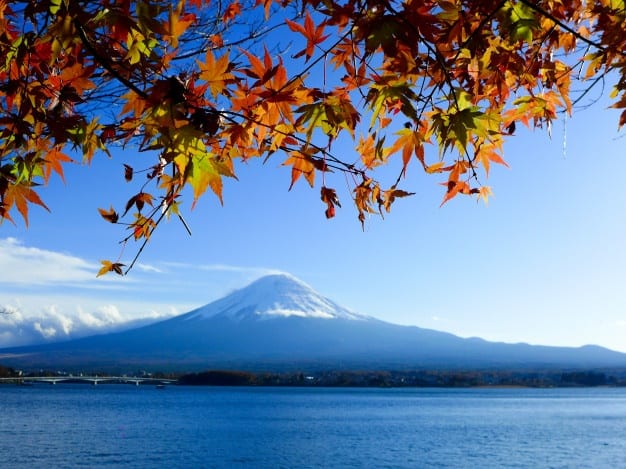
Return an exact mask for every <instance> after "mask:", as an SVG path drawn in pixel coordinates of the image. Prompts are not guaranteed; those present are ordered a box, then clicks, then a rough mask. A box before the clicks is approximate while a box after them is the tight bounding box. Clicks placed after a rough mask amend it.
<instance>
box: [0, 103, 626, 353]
mask: <svg viewBox="0 0 626 469" xmlns="http://www.w3.org/2000/svg"><path fill="white" fill-rule="evenodd" d="M617 120H618V113H617V112H616V111H614V110H608V109H607V108H606V103H598V104H596V105H595V106H594V107H593V109H591V110H589V109H588V110H584V111H582V112H579V113H577V114H576V115H575V117H574V118H572V119H568V121H567V123H566V124H564V123H563V122H562V121H561V122H557V123H555V125H554V126H553V129H552V137H551V138H549V137H548V135H547V133H546V132H545V130H544V131H542V130H538V131H535V132H528V131H525V130H524V129H518V134H517V135H516V136H515V137H514V138H512V139H510V140H509V142H508V144H507V147H506V154H505V157H506V159H507V161H508V163H509V164H510V169H507V168H504V167H494V168H492V172H491V175H490V178H489V180H488V182H487V183H488V184H489V185H490V186H492V188H493V191H494V194H495V196H494V197H493V198H492V199H491V201H490V203H489V205H488V206H485V205H484V204H482V203H479V204H478V203H476V201H475V200H474V199H469V198H457V199H454V200H453V201H451V202H449V203H448V204H446V205H445V206H444V207H441V208H440V207H439V205H440V202H441V199H442V197H443V188H442V187H441V186H439V185H438V182H440V181H439V180H438V176H427V175H424V174H423V172H422V171H421V170H420V169H419V168H418V166H417V165H414V166H413V167H411V168H410V170H409V174H408V178H407V179H406V181H405V182H404V187H403V188H404V189H406V190H410V191H413V192H415V193H416V195H415V196H413V197H410V198H407V199H402V200H399V201H398V202H397V203H396V204H395V206H394V208H393V211H392V213H391V214H389V215H387V216H386V217H385V219H384V220H382V219H380V217H377V216H373V217H371V218H370V219H368V221H367V223H366V228H365V231H364V232H363V231H362V230H361V226H360V224H359V222H358V220H357V219H356V215H357V214H356V212H355V211H354V210H353V209H352V207H351V206H350V203H349V200H348V198H349V193H348V192H347V190H346V188H345V184H343V183H342V179H341V176H336V178H335V179H334V180H333V182H334V185H335V187H337V189H338V190H339V196H340V198H341V199H342V200H343V202H344V203H343V206H344V207H343V208H342V209H339V211H338V214H337V217H336V218H335V219H332V220H328V221H327V220H326V219H325V217H324V205H323V204H322V202H321V201H320V200H319V181H318V182H317V184H316V187H315V189H313V190H311V189H310V188H309V187H308V186H307V185H306V184H305V183H304V181H302V183H298V184H296V186H295V187H294V189H293V190H292V191H291V192H288V187H289V182H290V170H289V169H288V168H286V167H281V163H282V161H283V158H282V157H281V156H280V155H275V156H274V157H273V158H272V159H270V160H269V161H268V162H267V163H266V164H265V165H261V164H260V162H250V163H249V164H247V165H240V166H239V167H238V177H239V181H228V182H227V184H226V186H225V189H224V201H225V204H224V206H223V207H222V206H220V205H219V202H218V201H217V199H216V198H215V197H214V196H213V195H212V194H207V195H206V196H205V197H204V198H203V199H201V200H200V202H199V203H198V206H197V207H196V209H195V210H193V211H192V212H187V213H185V214H184V216H185V219H186V220H187V222H188V224H189V225H190V227H191V229H192V231H193V235H192V236H191V237H189V236H188V235H187V234H186V232H185V230H184V228H183V226H182V224H181V223H180V222H179V221H178V220H177V219H172V220H171V221H170V222H168V223H167V224H165V225H163V226H162V227H161V228H160V229H159V231H158V232H157V233H156V235H155V236H154V238H153V239H152V240H151V242H150V243H149V245H148V247H147V248H146V250H145V251H144V253H143V255H142V256H141V259H140V264H139V265H138V266H136V267H135V269H134V270H133V271H132V272H131V273H130V275H129V276H127V277H124V278H119V277H117V276H114V275H107V276H105V277H102V278H98V279H96V273H97V271H98V269H99V261H100V260H101V259H111V260H114V259H116V258H117V256H118V255H119V254H120V246H119V245H118V241H119V240H120V239H121V238H122V237H123V236H124V235H125V233H124V232H123V231H122V230H121V229H120V227H119V226H114V225H110V224H107V223H106V222H104V221H103V220H102V219H101V218H100V216H99V214H98V212H97V208H98V207H104V208H108V207H109V206H110V205H113V206H115V207H117V208H118V209H121V208H122V207H123V205H124V204H125V201H126V199H127V198H128V197H130V196H131V195H132V194H133V193H134V192H133V190H132V187H129V186H128V185H127V184H126V183H125V182H124V180H123V169H122V162H126V161H130V162H132V163H131V164H132V165H133V166H135V167H141V166H142V163H137V159H138V158H146V156H145V155H139V154H137V153H135V152H134V151H133V150H122V149H116V150H115V151H114V152H113V158H112V159H109V158H108V157H106V156H104V155H99V156H97V157H96V158H95V160H94V162H93V163H92V165H91V166H82V165H74V166H72V167H68V168H67V169H66V179H67V182H66V183H65V184H63V183H62V182H61V181H60V179H59V178H55V179H54V180H53V181H52V182H51V183H50V185H49V186H48V187H46V188H43V189H42V191H41V195H42V198H43V199H44V201H45V202H46V203H47V204H48V206H49V207H50V209H51V211H52V213H48V212H46V211H44V210H42V209H39V208H37V207H34V208H32V209H31V214H30V227H29V228H25V227H24V224H23V223H22V222H21V221H20V220H18V219H17V217H15V218H16V221H17V226H13V225H11V224H9V223H4V224H3V225H0V265H1V266H2V268H1V269H0V306H2V307H3V308H4V309H5V310H8V311H11V312H12V313H13V314H11V315H0V346H3V345H12V344H14V343H18V342H20V341H22V342H24V341H28V340H30V339H32V337H37V336H41V335H43V336H46V337H50V338H62V337H66V336H70V335H72V334H79V333H84V331H87V330H94V328H96V329H97V328H101V327H111V326H114V325H116V324H119V323H122V322H124V321H127V320H130V319H136V318H146V317H148V318H156V317H167V316H169V315H173V314H179V313H184V312H187V311H189V310H190V309H192V308H194V307H197V306H200V305H203V304H206V303H208V302H210V301H212V300H215V299H217V298H219V297H221V296H223V295H225V294H227V293H229V292H230V291H232V290H233V289H235V288H239V287H242V286H244V285H246V284H247V283H248V282H250V281H252V280H254V279H256V278H257V277H259V276H261V275H264V274H267V273H272V272H279V271H280V272H289V273H291V274H293V275H295V276H296V277H298V278H300V279H301V280H303V281H305V282H307V283H308V284H310V285H311V286H312V287H313V288H315V289H316V290H317V291H319V292H320V293H322V294H324V295H326V296H328V297H330V298H332V299H333V300H335V301H336V302H338V303H340V304H342V305H344V306H346V307H348V308H351V309H353V310H355V311H357V312H360V313H364V314H370V315H373V316H376V317H378V318H380V319H383V320H387V321H390V322H395V323H400V324H411V325H417V326H421V327H427V328H433V329H438V330H443V331H449V332H452V333H455V334H458V335H461V336H464V337H469V336H479V337H483V338H485V339H488V340H497V341H506V342H529V343H533V344H547V345H570V346H578V345H583V344H588V343H593V344H599V345H603V346H606V347H610V348H612V349H615V350H622V351H626V339H625V337H626V288H625V285H626V270H625V269H624V267H623V266H624V265H626V245H625V243H624V239H625V235H626V222H625V220H626V218H625V217H626V206H625V205H626V187H625V185H624V178H623V167H624V152H623V148H624V141H623V140H622V139H621V136H620V133H618V131H617ZM342 151H343V150H342ZM345 151H346V152H348V151H351V150H350V149H349V148H346V149H345ZM433 151H435V150H434V149H433ZM148 164H149V163H148ZM146 166H147V164H146ZM187 202H188V203H189V202H191V200H190V199H188V200H187ZM137 247H138V246H135V245H134V244H132V243H130V244H129V245H128V246H127V247H126V250H125V251H124V253H123V255H122V261H126V262H128V261H129V260H130V259H131V258H132V256H133V255H134V253H135V250H136V248H137Z"/></svg>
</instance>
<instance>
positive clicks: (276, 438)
mask: <svg viewBox="0 0 626 469" xmlns="http://www.w3.org/2000/svg"><path fill="white" fill-rule="evenodd" d="M96 466H108V467H137V468H153V467H154V468H157V467H168V468H169V467H185V468H187V467H189V468H195V467H255V468H256V467H259V468H281V467H284V468H307V467H317V468H332V467H337V468H345V467H372V468H422V467H455V468H456V467H460V468H462V467H472V468H484V467H533V468H535V467H546V468H547V467H550V468H561V467H562V468H566V467H567V468H569V467H575V468H579V467H593V468H596V467H599V468H604V467H606V468H620V467H626V389H618V388H616V389H612V388H602V389H461V390H459V389H343V388H342V389H315V388H217V387H184V386H171V387H167V388H166V389H164V390H159V389H156V388H154V387H152V386H139V387H135V386H130V385H99V386H88V385H74V384H58V385H56V386H50V385H44V384H38V385H35V386H33V387H21V386H13V385H2V386H0V467H3V468H4V467H6V468H23V467H28V468H30V467H33V468H41V467H71V468H73V467H96Z"/></svg>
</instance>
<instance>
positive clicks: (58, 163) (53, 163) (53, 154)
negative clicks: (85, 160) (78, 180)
mask: <svg viewBox="0 0 626 469" xmlns="http://www.w3.org/2000/svg"><path fill="white" fill-rule="evenodd" d="M44 160H45V163H44V171H43V172H44V180H45V181H47V180H48V179H50V175H51V173H52V171H54V172H55V173H57V174H58V175H59V176H60V177H61V180H62V181H63V182H65V175H64V174H63V166H62V163H73V162H74V160H73V159H72V158H70V157H69V156H67V155H66V154H65V153H63V152H62V151H60V150H59V147H55V148H53V149H52V150H50V151H48V152H47V153H46V156H45V158H44Z"/></svg>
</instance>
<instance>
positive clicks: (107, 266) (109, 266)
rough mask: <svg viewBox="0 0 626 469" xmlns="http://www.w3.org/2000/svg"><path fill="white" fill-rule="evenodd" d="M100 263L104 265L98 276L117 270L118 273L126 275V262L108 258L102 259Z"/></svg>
mask: <svg viewBox="0 0 626 469" xmlns="http://www.w3.org/2000/svg"><path fill="white" fill-rule="evenodd" d="M100 263H101V264H102V267H101V268H100V270H99V271H98V274H97V275H96V277H101V276H102V275H105V274H108V273H109V272H115V273H116V274H117V275H124V272H123V271H122V267H124V264H121V263H119V262H111V261H107V260H104V261H100Z"/></svg>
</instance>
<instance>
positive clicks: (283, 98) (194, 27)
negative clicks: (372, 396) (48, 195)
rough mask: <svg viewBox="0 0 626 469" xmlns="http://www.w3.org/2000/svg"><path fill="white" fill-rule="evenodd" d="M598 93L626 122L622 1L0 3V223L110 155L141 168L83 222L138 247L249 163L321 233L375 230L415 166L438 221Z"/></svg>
mask: <svg viewBox="0 0 626 469" xmlns="http://www.w3.org/2000/svg"><path fill="white" fill-rule="evenodd" d="M607 83H608V87H607V88H608V89H609V90H610V92H611V97H612V98H613V100H614V104H613V105H614V107H616V108H626V93H625V91H626V8H625V5H624V1H619V0H597V1H581V0H567V1H565V0H497V1H496V0H456V1H453V0H450V1H429V0H405V1H398V0H369V1H365V0H343V1H335V0H180V1H178V2H176V1H165V0H89V1H87V0H84V1H83V0H12V1H8V0H0V220H8V221H11V222H13V221H14V218H15V215H16V213H19V215H21V217H22V218H23V220H24V221H25V223H26V224H28V212H29V207H30V206H32V205H33V204H34V205H40V206H43V207H46V205H45V201H44V200H42V198H41V197H40V194H39V192H38V187H39V186H40V185H42V184H45V183H46V182H47V181H48V180H49V178H50V177H51V176H52V175H53V173H56V174H57V175H59V176H60V177H63V168H64V166H65V165H66V164H69V163H71V162H74V161H75V160H81V159H82V160H83V161H85V162H89V161H91V160H92V158H93V157H94V155H95V154H96V153H98V152H104V153H108V152H109V151H110V150H111V148H112V146H113V145H116V146H122V147H124V148H127V149H133V151H136V152H137V153H139V152H146V153H148V154H149V155H153V159H152V163H151V164H150V165H149V166H148V167H135V166H132V165H125V166H124V167H123V168H121V170H120V178H125V179H126V180H127V181H128V183H129V184H128V186H127V187H128V191H129V197H128V202H127V204H126V205H125V206H124V207H119V208H117V209H116V208H113V207H109V208H107V207H105V208H100V209H99V210H100V213H101V215H102V217H103V218H104V219H105V220H106V221H108V222H111V223H116V224H120V225H123V227H124V229H128V230H129V231H128V233H129V235H128V237H127V238H126V239H127V240H132V239H134V240H137V241H139V242H140V243H145V242H146V241H147V240H148V239H149V238H150V236H151V235H152V233H153V232H154V230H155V229H156V228H157V227H158V225H159V223H160V222H161V220H162V219H163V218H164V217H169V216H178V215H180V213H181V205H182V203H183V200H187V199H193V201H192V202H191V204H190V205H191V206H193V204H194V203H195V201H196V200H197V199H198V198H199V197H201V196H202V195H203V194H204V193H205V192H207V190H208V191H210V192H213V193H214V194H215V195H216V196H217V197H218V199H219V200H220V201H221V199H222V184H223V179H224V178H234V177H236V173H237V162H238V161H245V160H248V159H250V158H262V159H266V158H272V159H278V160H279V161H280V162H281V163H282V164H284V165H286V166H288V167H290V168H291V181H290V184H291V185H293V184H296V183H298V184H299V183H301V181H302V182H305V183H308V184H309V185H310V186H311V187H318V190H319V194H320V197H321V200H322V205H321V208H322V210H323V211H324V212H325V214H326V216H327V217H329V218H331V217H333V216H335V212H336V210H337V208H338V207H340V206H341V205H340V198H341V199H342V200H343V199H351V202H352V204H353V205H354V207H355V208H356V215H357V217H358V219H359V220H360V222H361V223H364V222H365V219H366V216H367V215H368V214H370V213H371V214H374V213H381V214H382V213H384V212H388V211H390V210H391V208H392V205H393V203H394V202H395V201H396V200H397V199H398V198H402V197H406V196H409V195H411V180H410V177H407V169H408V168H409V167H413V166H415V167H416V168H419V169H420V170H421V171H425V172H426V173H428V174H432V175H433V178H434V181H435V183H441V185H442V203H445V202H447V201H449V200H450V199H452V198H454V197H456V196H457V195H466V196H473V197H477V198H479V199H484V200H487V198H488V197H489V195H490V193H491V191H490V188H489V187H488V186H487V185H485V182H486V178H487V176H488V173H489V171H490V169H491V167H492V165H493V164H500V165H506V163H505V159H504V155H503V142H504V141H505V139H506V138H508V137H509V136H512V135H514V134H515V129H516V126H519V125H520V124H522V125H525V126H528V127H531V128H535V127H543V128H544V129H548V130H549V129H550V126H551V123H552V122H553V121H554V120H555V119H557V117H558V115H559V113H571V112H573V110H575V109H576V107H577V104H579V103H580V102H581V100H582V99H583V97H584V96H585V94H586V93H587V92H588V91H589V90H591V89H592V88H593V87H595V86H597V85H599V84H602V85H604V86H606V85H607ZM624 122H626V111H624V113H623V114H622V115H621V118H620V120H619V122H618V123H617V125H619V126H621V125H622V124H624ZM339 147H341V148H342V151H341V153H340V154H339V153H337V152H336V150H335V149H336V148H339ZM345 148H350V149H351V151H349V152H346V151H345ZM140 173H141V176H142V177H141V178H139V177H137V176H138V174H140ZM390 174H391V177H390V176H389V175H390ZM146 176H147V177H146ZM346 181H347V183H348V186H349V189H348V190H347V191H345V190H344V189H343V188H344V187H345V186H346ZM286 182H287V185H288V184H289V181H286ZM338 188H340V189H341V190H339V189H338ZM343 192H347V195H346V194H343ZM183 195H184V196H185V197H183ZM340 195H341V197H340ZM344 205H345V204H344ZM123 267H125V266H123V265H122V264H121V263H119V262H111V261H103V267H102V270H101V271H100V273H106V272H109V271H114V272H117V273H123V272H124V269H123Z"/></svg>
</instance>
